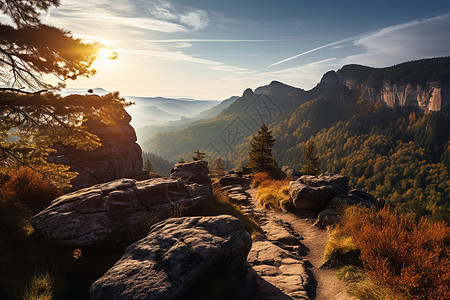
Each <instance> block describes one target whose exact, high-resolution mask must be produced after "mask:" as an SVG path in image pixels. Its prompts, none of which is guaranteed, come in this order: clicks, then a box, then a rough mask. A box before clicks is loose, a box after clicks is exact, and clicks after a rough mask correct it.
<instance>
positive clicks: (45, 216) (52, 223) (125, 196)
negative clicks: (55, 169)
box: [31, 178, 213, 247]
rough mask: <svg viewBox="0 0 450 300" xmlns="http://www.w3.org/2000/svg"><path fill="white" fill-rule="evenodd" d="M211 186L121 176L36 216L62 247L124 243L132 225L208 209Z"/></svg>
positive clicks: (38, 228)
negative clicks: (140, 179)
mask: <svg viewBox="0 0 450 300" xmlns="http://www.w3.org/2000/svg"><path fill="white" fill-rule="evenodd" d="M212 205H213V197H212V192H211V186H209V185H200V184H185V183H183V182H181V181H179V180H176V179H170V178H156V179H149V180H144V181H136V180H134V179H119V180H115V181H111V182H108V183H103V184H98V185H94V186H92V187H89V188H85V189H81V190H78V191H76V192H73V193H70V194H66V195H64V196H61V197H59V198H57V199H55V200H54V201H53V202H52V203H51V205H50V206H49V207H48V208H46V209H45V210H43V211H42V212H40V213H39V214H37V215H36V216H34V217H33V218H32V220H31V224H32V225H33V227H34V228H35V229H36V231H37V232H38V233H40V234H42V235H43V236H44V237H45V238H46V239H48V240H50V241H52V242H54V243H55V244H56V245H58V246H70V247H84V246H94V245H95V246H97V245H103V244H117V243H123V242H124V240H127V236H128V234H129V232H130V229H131V228H132V226H134V225H135V224H137V223H139V222H144V221H148V220H151V221H155V222H157V221H160V220H163V219H166V218H168V217H170V216H171V215H173V214H175V213H176V214H177V215H178V216H185V215H195V214H202V213H206V212H208V211H209V210H210V209H211V208H212Z"/></svg>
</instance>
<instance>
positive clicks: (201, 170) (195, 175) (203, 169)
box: [170, 160, 211, 184]
mask: <svg viewBox="0 0 450 300" xmlns="http://www.w3.org/2000/svg"><path fill="white" fill-rule="evenodd" d="M208 174H209V170H208V163H207V162H205V161H202V160H196V161H190V162H185V163H177V164H176V165H175V166H174V167H173V168H172V170H171V171H170V177H172V178H179V179H182V180H183V181H186V182H194V183H200V184H205V183H206V184H211V179H210V178H209V176H208Z"/></svg>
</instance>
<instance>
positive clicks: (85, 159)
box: [48, 110, 142, 191]
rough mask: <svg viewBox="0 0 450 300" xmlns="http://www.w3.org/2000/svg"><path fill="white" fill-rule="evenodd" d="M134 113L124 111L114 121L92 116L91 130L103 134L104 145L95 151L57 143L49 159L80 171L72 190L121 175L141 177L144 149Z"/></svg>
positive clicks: (72, 182)
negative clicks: (107, 121) (135, 128)
mask: <svg viewBox="0 0 450 300" xmlns="http://www.w3.org/2000/svg"><path fill="white" fill-rule="evenodd" d="M130 121H131V117H130V115H129V114H128V113H127V112H125V110H124V111H123V117H122V119H120V120H114V121H113V124H104V123H102V122H100V121H95V120H88V121H87V122H85V124H84V126H86V127H87V128H88V130H89V132H91V133H93V134H95V135H97V136H98V137H99V138H100V141H101V143H102V145H101V146H100V147H98V148H96V149H94V150H92V151H83V150H80V149H76V148H75V147H73V146H66V145H62V144H57V145H54V148H55V150H56V152H55V153H51V154H50V155H49V157H48V161H49V162H52V163H57V164H65V165H68V166H69V167H70V171H74V172H77V173H78V175H77V177H76V178H74V179H73V180H72V181H71V184H72V191H75V190H78V189H81V188H85V187H89V186H92V185H94V184H98V183H104V182H108V181H112V180H116V179H120V178H139V177H140V176H141V175H142V150H141V147H140V146H139V145H138V144H137V143H136V132H135V131H134V128H133V127H132V126H131V125H130V124H129V123H130Z"/></svg>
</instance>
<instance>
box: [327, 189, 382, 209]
mask: <svg viewBox="0 0 450 300" xmlns="http://www.w3.org/2000/svg"><path fill="white" fill-rule="evenodd" d="M330 204H331V205H333V206H339V205H343V204H345V205H362V206H365V207H377V208H382V207H383V206H384V204H385V201H384V200H383V199H380V198H376V197H375V196H373V195H371V194H369V193H366V192H364V191H361V190H351V191H350V192H348V194H339V195H336V196H335V197H334V198H333V199H332V200H331V203H330Z"/></svg>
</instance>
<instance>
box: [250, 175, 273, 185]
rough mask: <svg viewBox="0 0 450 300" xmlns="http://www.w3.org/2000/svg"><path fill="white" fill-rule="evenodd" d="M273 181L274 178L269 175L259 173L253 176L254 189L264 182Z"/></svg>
mask: <svg viewBox="0 0 450 300" xmlns="http://www.w3.org/2000/svg"><path fill="white" fill-rule="evenodd" d="M272 180H273V178H272V176H270V174H269V173H267V172H258V173H255V174H253V180H252V185H253V186H254V187H258V186H259V185H260V184H261V183H263V182H264V181H272Z"/></svg>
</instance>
